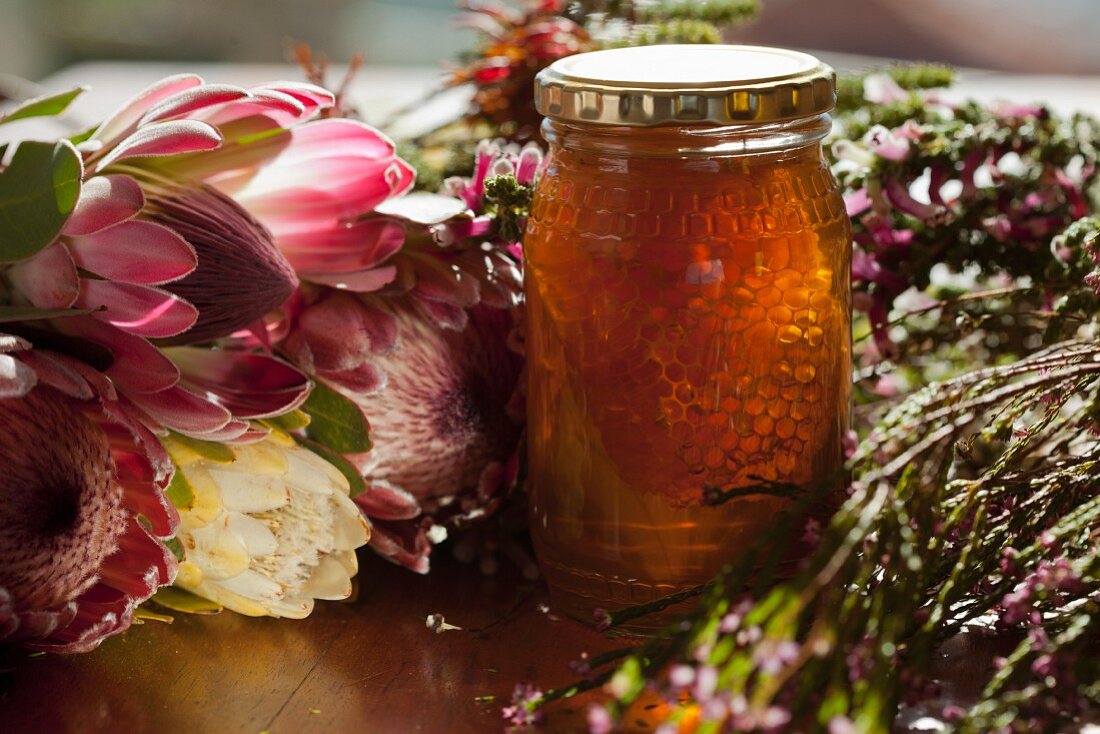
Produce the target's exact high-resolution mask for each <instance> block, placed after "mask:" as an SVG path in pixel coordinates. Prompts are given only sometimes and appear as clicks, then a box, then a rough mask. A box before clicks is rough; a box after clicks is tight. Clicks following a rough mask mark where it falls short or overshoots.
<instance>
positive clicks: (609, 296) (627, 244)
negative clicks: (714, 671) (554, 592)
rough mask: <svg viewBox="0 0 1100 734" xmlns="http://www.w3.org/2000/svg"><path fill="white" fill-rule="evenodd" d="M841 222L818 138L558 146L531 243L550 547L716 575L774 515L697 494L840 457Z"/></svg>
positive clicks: (534, 374) (802, 470) (533, 334)
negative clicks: (727, 146) (715, 151)
mask: <svg viewBox="0 0 1100 734" xmlns="http://www.w3.org/2000/svg"><path fill="white" fill-rule="evenodd" d="M847 227H848V220H847V217H846V215H845V212H844V207H843V202H842V200H841V198H840V196H839V193H838V191H837V188H836V184H835V181H834V180H833V179H832V177H831V175H830V174H829V172H828V169H827V168H826V167H825V165H824V163H823V162H822V160H821V157H820V153H819V151H817V150H816V149H814V148H813V147H812V146H811V147H810V148H808V149H806V150H805V151H803V152H801V153H800V154H790V153H785V154H778V155H770V156H769V155H759V154H758V155H755V156H739V157H730V158H718V159H703V160H700V159H693V158H653V157H637V158H629V157H626V158H624V157H618V158H602V157H601V156H599V155H597V154H593V153H590V152H580V151H574V150H569V149H560V148H558V149H555V150H554V151H553V153H552V158H551V161H550V164H549V166H548V168H547V169H546V171H545V173H544V175H543V177H542V179H541V182H540V184H539V188H538V191H537V192H536V197H535V201H534V203H533V208H532V215H531V217H530V219H529V222H528V230H527V236H526V238H525V251H526V258H527V278H528V288H527V290H528V361H529V371H530V390H531V395H530V401H529V411H530V416H529V417H530V428H529V430H530V432H531V462H532V465H531V477H532V501H533V507H534V509H533V512H534V520H535V535H536V543H537V544H538V545H539V546H541V548H540V555H548V556H549V557H551V558H552V560H553V562H554V564H555V566H560V565H562V564H564V565H566V566H569V565H570V563H571V562H572V566H574V567H576V569H577V572H578V574H581V575H583V576H584V577H585V578H586V579H590V577H591V576H592V574H593V573H596V574H600V573H605V572H606V574H607V575H608V578H609V579H610V578H612V577H614V578H615V579H618V580H621V579H622V578H638V579H641V581H640V582H639V583H642V584H643V585H645V584H652V585H653V586H654V587H655V588H656V587H657V586H661V587H666V586H668V585H669V584H670V583H671V584H673V585H674V586H675V585H676V584H677V583H680V582H682V583H685V584H686V583H694V582H697V581H699V580H705V578H706V575H707V574H710V573H713V571H714V570H716V569H717V568H719V567H720V566H721V565H722V563H724V562H725V561H726V560H728V559H729V557H730V555H731V554H732V553H736V552H737V551H738V550H739V549H743V548H744V547H745V546H746V545H747V543H748V542H749V541H750V540H751V538H750V536H754V534H756V533H759V532H761V531H763V530H765V529H766V528H767V526H768V524H769V523H770V522H771V521H772V520H773V519H774V515H775V513H776V512H777V511H778V505H777V504H776V503H775V502H771V501H769V500H759V501H758V500H746V501H737V502H734V503H731V506H729V507H726V508H722V509H721V510H715V509H713V508H700V507H699V506H698V505H699V500H700V498H701V496H702V490H703V488H704V487H705V486H717V487H724V488H725V487H733V486H741V485H746V484H750V483H752V482H754V481H756V479H755V478H756V477H759V478H763V479H768V480H775V481H789V482H795V483H803V484H805V483H809V482H812V481H813V480H815V479H820V478H823V477H825V476H828V475H829V474H830V473H832V472H834V471H836V470H837V468H838V467H839V464H840V460H841V458H840V457H841V448H840V446H841V443H840V442H841V436H842V433H843V429H844V428H845V427H846V425H847V410H848V400H849V397H848V395H849V393H848V391H849V382H850V367H849V330H850V313H849V305H848V303H849V292H848V283H849V267H850V264H849V233H848V229H847ZM704 556H706V557H704ZM544 565H545V563H544ZM697 576H698V577H699V578H695V577H697ZM552 583H553V580H552ZM616 583H618V581H616ZM590 587H591V584H588V586H586V588H590ZM582 591H583V590H579V589H578V590H577V593H581V592H582ZM599 595H600V594H599V593H598V592H592V593H589V594H588V596H591V597H592V598H593V600H595V601H598V597H599ZM643 595H644V594H643Z"/></svg>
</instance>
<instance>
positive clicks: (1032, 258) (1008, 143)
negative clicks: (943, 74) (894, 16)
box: [831, 75, 1100, 355]
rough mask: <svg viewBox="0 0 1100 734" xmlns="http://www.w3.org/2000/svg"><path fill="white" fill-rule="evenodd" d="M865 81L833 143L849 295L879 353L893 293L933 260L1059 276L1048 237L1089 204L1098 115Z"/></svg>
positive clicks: (887, 344)
mask: <svg viewBox="0 0 1100 734" xmlns="http://www.w3.org/2000/svg"><path fill="white" fill-rule="evenodd" d="M864 87H865V91H866V92H867V95H868V100H867V101H868V104H866V105H864V106H863V107H861V108H859V109H858V110H855V111H849V112H847V113H845V114H842V115H841V116H840V130H841V133H840V134H839V135H838V136H837V137H836V138H835V139H834V140H833V142H832V145H831V152H832V155H833V157H834V171H835V173H836V174H837V177H838V178H839V179H840V181H841V185H842V187H843V188H844V191H845V203H846V206H847V209H848V213H849V215H850V216H851V217H852V222H853V229H854V239H855V245H856V251H855V253H854V257H853V287H854V291H855V301H854V302H855V305H856V307H857V309H858V310H861V311H863V312H865V313H867V315H868V318H869V319H870V322H871V326H872V328H873V330H874V332H875V339H876V343H877V345H878V347H879V351H880V352H881V353H882V354H884V355H886V354H890V353H892V351H893V349H894V345H893V344H892V340H891V338H890V337H889V334H888V332H887V329H886V325H887V322H888V321H889V313H890V311H891V309H892V308H893V306H894V302H895V300H896V299H897V298H898V296H900V295H901V294H902V293H903V292H904V291H906V290H907V289H909V288H914V287H915V288H916V289H918V290H923V289H925V288H927V287H928V286H929V284H930V282H931V276H932V272H933V268H934V267H936V266H940V267H946V268H948V269H949V270H950V271H953V272H962V271H964V270H965V269H966V268H968V267H972V268H976V269H978V271H980V272H981V273H983V274H984V275H985V276H986V277H992V276H997V275H1000V276H1004V277H1006V278H1009V279H1019V278H1029V279H1031V280H1032V281H1033V282H1049V281H1052V280H1055V279H1058V278H1057V276H1060V275H1063V274H1064V272H1065V268H1064V265H1063V263H1061V262H1060V261H1059V260H1058V259H1057V258H1055V257H1052V256H1051V245H1052V243H1053V242H1054V240H1055V238H1056V237H1057V236H1059V235H1060V234H1061V233H1062V232H1063V230H1065V229H1066V228H1067V227H1068V226H1069V225H1070V224H1071V223H1072V222H1074V221H1075V220H1077V219H1079V218H1081V217H1084V216H1086V215H1087V214H1088V213H1089V199H1088V197H1089V190H1090V188H1091V187H1092V185H1093V183H1094V182H1095V180H1096V175H1097V157H1098V155H1097V149H1096V146H1095V141H1096V140H1097V139H1098V138H1100V123H1098V122H1097V121H1096V120H1095V119H1093V118H1090V117H1087V116H1083V115H1075V116H1073V117H1070V118H1060V117H1058V116H1056V115H1054V114H1053V113H1052V112H1051V111H1050V110H1048V109H1047V108H1045V107H1042V106H1019V105H1016V106H1008V105H1000V106H992V107H987V106H983V105H980V104H978V103H976V102H966V103H962V104H957V105H950V104H947V103H945V102H944V101H942V100H941V99H939V98H938V97H937V96H935V95H933V94H930V93H920V92H911V91H907V90H904V89H902V88H901V87H900V86H899V85H898V84H897V83H896V82H894V81H893V79H892V78H891V77H889V76H887V75H875V76H872V77H868V78H867V79H865V80H864ZM1062 280H1064V279H1062ZM1074 287H1077V285H1076V284H1074Z"/></svg>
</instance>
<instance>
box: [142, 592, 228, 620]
mask: <svg viewBox="0 0 1100 734" xmlns="http://www.w3.org/2000/svg"><path fill="white" fill-rule="evenodd" d="M151 601H153V602H155V603H156V604H158V605H159V606H162V607H164V608H165V609H171V610H172V611H173V612H183V613H184V614H217V613H218V612H220V611H221V610H222V605H221V604H218V603H217V602H213V601H210V600H209V599H203V598H202V597H201V596H196V595H195V594H192V593H191V592H189V591H184V590H183V589H178V588H176V587H175V586H165V587H163V588H161V589H160V590H159V591H158V592H157V593H156V594H153V598H152V599H151Z"/></svg>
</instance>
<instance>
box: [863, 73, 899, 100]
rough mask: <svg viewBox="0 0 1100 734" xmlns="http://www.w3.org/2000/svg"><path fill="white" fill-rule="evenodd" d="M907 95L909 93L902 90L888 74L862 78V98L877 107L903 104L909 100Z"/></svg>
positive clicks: (869, 75)
mask: <svg viewBox="0 0 1100 734" xmlns="http://www.w3.org/2000/svg"><path fill="white" fill-rule="evenodd" d="M909 95H910V92H907V91H905V90H904V89H902V88H901V86H900V85H899V84H898V83H897V82H896V81H894V78H893V77H892V76H890V75H889V74H886V73H878V74H868V75H867V76H865V77H864V78H863V97H864V99H866V100H867V101H868V102H874V103H875V104H879V105H888V104H894V103H896V102H904V101H905V100H907V99H909Z"/></svg>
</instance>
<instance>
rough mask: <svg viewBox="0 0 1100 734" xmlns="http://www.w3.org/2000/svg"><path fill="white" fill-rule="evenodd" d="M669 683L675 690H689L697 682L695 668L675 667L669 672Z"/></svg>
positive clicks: (687, 666)
mask: <svg viewBox="0 0 1100 734" xmlns="http://www.w3.org/2000/svg"><path fill="white" fill-rule="evenodd" d="M668 682H669V685H671V686H672V687H673V688H687V687H688V686H690V685H691V684H692V683H694V682H695V668H694V667H692V666H690V665H683V664H681V665H673V666H672V668H670V669H669V671H668Z"/></svg>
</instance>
